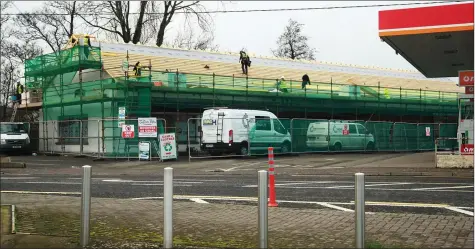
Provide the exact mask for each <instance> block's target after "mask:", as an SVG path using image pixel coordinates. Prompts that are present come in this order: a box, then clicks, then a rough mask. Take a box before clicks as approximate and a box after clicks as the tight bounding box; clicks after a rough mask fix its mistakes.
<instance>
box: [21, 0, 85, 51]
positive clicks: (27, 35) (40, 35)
mask: <svg viewBox="0 0 475 249" xmlns="http://www.w3.org/2000/svg"><path fill="white" fill-rule="evenodd" d="M76 5H77V3H76V1H73V2H62V1H55V2H46V4H45V5H44V6H43V7H42V8H41V9H40V10H36V11H34V12H31V13H22V14H20V15H18V16H17V17H16V18H15V22H16V23H18V24H19V25H20V26H21V27H22V29H21V31H19V33H18V35H17V38H19V39H20V40H25V41H29V42H31V41H43V42H45V43H46V44H47V45H48V47H50V48H51V50H53V52H57V51H59V50H61V48H62V47H63V46H64V45H65V44H66V42H67V40H68V39H69V37H70V36H71V34H73V33H74V30H75V18H76V16H77V14H78V13H77V6H76ZM39 13H44V14H41V15H39ZM59 13H67V15H58V14H59Z"/></svg>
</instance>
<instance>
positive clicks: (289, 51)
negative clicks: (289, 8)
mask: <svg viewBox="0 0 475 249" xmlns="http://www.w3.org/2000/svg"><path fill="white" fill-rule="evenodd" d="M302 27H303V24H301V23H298V22H297V21H294V20H292V19H289V24H288V25H287V26H286V27H285V30H284V33H283V34H282V35H281V36H280V37H279V39H278V40H277V45H278V48H277V50H272V53H273V54H274V56H277V57H282V58H290V59H292V60H295V59H307V60H315V52H316V50H315V49H314V48H311V47H310V46H309V45H308V44H307V41H308V37H307V36H305V35H303V34H302Z"/></svg>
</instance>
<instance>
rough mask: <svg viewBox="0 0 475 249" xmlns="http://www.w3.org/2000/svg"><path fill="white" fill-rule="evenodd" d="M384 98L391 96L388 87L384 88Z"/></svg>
mask: <svg viewBox="0 0 475 249" xmlns="http://www.w3.org/2000/svg"><path fill="white" fill-rule="evenodd" d="M384 98H386V99H390V98H391V96H389V90H388V89H387V88H385V89H384Z"/></svg>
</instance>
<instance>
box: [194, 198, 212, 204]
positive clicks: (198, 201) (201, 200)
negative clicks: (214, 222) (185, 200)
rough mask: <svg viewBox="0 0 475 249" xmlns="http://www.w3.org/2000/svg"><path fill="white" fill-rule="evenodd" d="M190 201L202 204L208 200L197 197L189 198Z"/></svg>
mask: <svg viewBox="0 0 475 249" xmlns="http://www.w3.org/2000/svg"><path fill="white" fill-rule="evenodd" d="M190 201H194V202H196V203H202V204H209V202H207V201H205V200H203V199H199V198H191V199H190Z"/></svg>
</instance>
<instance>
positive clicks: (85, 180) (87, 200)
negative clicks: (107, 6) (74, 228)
mask: <svg viewBox="0 0 475 249" xmlns="http://www.w3.org/2000/svg"><path fill="white" fill-rule="evenodd" d="M82 169H83V175H82V193H81V239H80V240H81V246H82V247H83V248H84V247H86V246H87V244H88V243H89V225H90V216H91V173H92V167H91V166H89V165H85V166H82Z"/></svg>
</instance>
